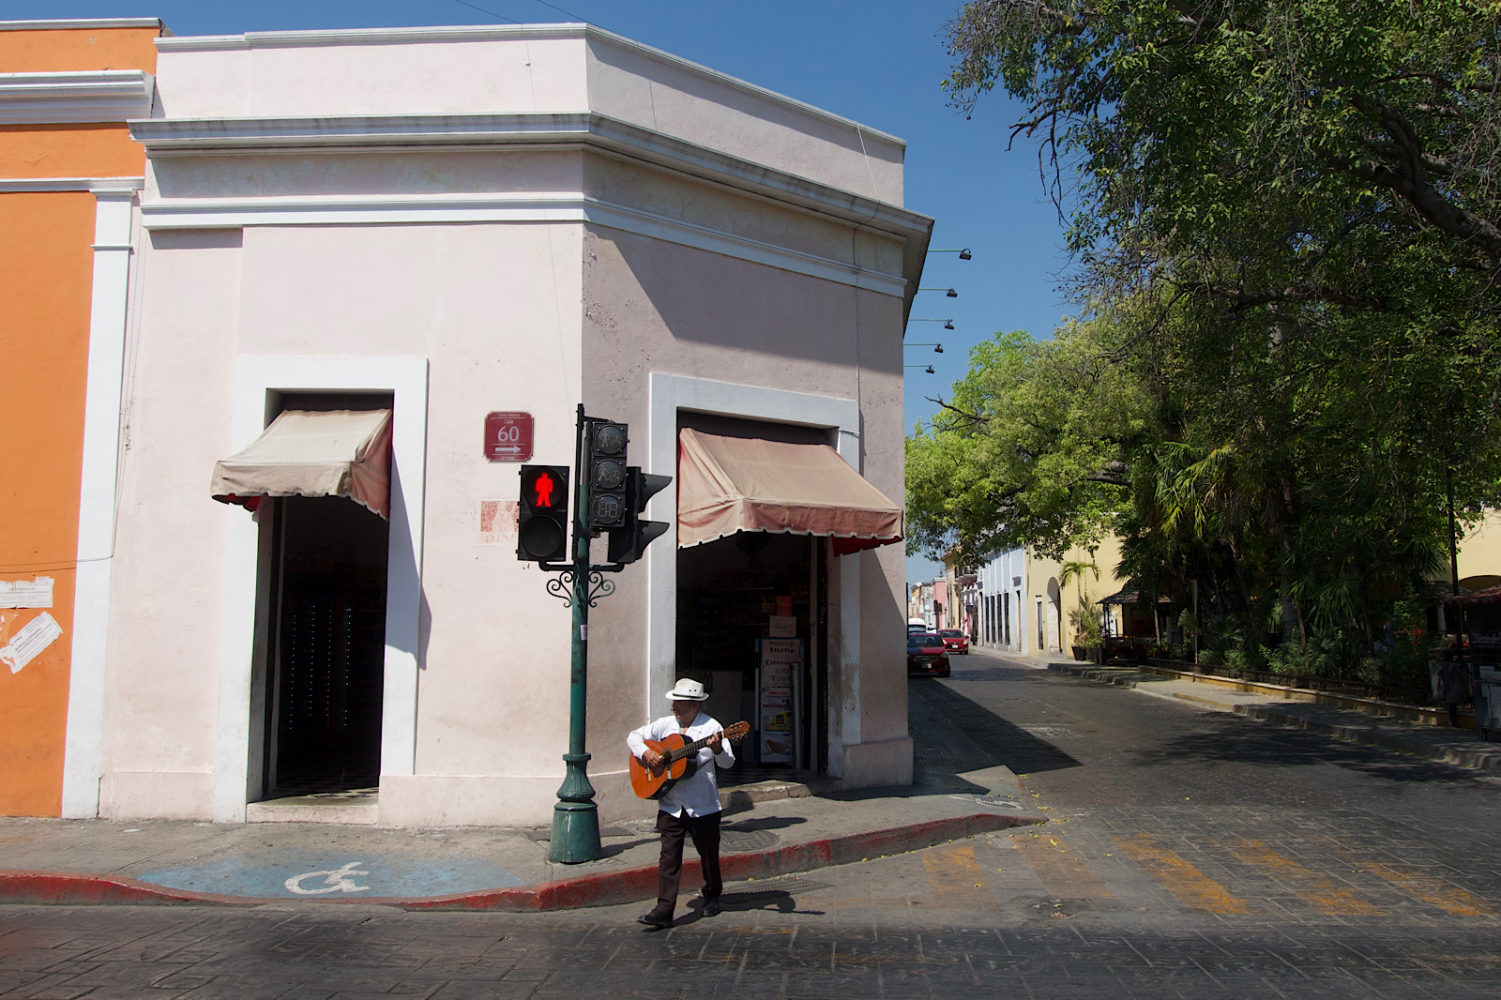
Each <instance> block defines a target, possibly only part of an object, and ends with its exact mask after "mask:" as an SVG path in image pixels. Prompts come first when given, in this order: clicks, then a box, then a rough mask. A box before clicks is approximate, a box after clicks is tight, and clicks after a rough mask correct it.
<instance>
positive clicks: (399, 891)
mask: <svg viewBox="0 0 1501 1000" xmlns="http://www.w3.org/2000/svg"><path fill="white" fill-rule="evenodd" d="M139 877H140V878H141V879H142V880H143V881H146V882H151V883H153V884H154V885H160V886H165V887H167V888H169V889H184V890H187V891H189V892H203V893H211V894H214V895H220V896H251V897H254V898H257V899H358V898H360V897H362V896H363V897H369V898H371V899H379V898H384V897H395V898H405V899H413V898H423V897H428V896H451V895H456V894H458V893H463V892H483V891H486V890H490V889H510V888H515V887H516V886H519V885H524V884H525V883H523V882H522V881H521V879H519V878H517V877H516V876H515V875H512V874H511V873H510V872H508V871H506V870H505V869H504V868H501V867H500V866H498V865H493V864H491V863H489V862H488V861H484V860H482V859H479V858H463V859H453V860H444V861H433V860H423V859H414V858H409V857H393V856H390V855H382V854H360V855H329V854H322V853H313V852H311V851H295V850H275V849H272V850H266V851H257V852H255V853H254V854H242V855H233V854H231V855H227V856H220V857H217V858H216V859H214V860H213V861H206V862H204V863H202V864H193V865H182V866H180V867H176V868H162V869H159V870H157V871H151V872H146V873H145V874H143V875H141V876H139Z"/></svg>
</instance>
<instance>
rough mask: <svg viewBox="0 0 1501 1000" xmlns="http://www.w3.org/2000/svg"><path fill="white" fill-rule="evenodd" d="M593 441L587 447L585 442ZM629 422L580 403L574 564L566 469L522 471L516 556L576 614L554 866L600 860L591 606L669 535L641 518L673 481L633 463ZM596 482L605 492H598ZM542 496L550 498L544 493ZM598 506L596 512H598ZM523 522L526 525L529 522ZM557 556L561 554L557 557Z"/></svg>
mask: <svg viewBox="0 0 1501 1000" xmlns="http://www.w3.org/2000/svg"><path fill="white" fill-rule="evenodd" d="M586 441H587V442H588V444H587V445H586V444H585V442H586ZM627 441H628V437H627V431H626V425H625V424H622V423H618V422H616V421H613V420H600V419H598V418H594V417H589V416H587V415H586V414H585V413H584V406H583V404H582V403H580V404H579V408H578V427H577V433H576V435H575V439H574V455H573V467H574V469H575V470H576V474H575V475H574V477H573V560H572V561H571V562H549V561H548V558H549V557H561V556H562V554H563V552H564V551H566V545H562V544H560V542H562V541H564V540H565V539H566V530H564V535H565V539H559V538H558V532H559V531H560V530H563V529H562V527H561V521H560V520H558V519H554V517H553V514H554V511H552V510H550V508H552V507H553V506H554V504H553V502H552V501H551V499H550V497H551V493H550V487H549V486H548V485H547V483H548V481H549V480H548V477H549V476H552V477H555V478H556V479H558V480H562V481H563V482H565V483H566V482H567V473H566V470H563V469H561V468H559V467H556V466H523V467H522V474H521V485H522V496H521V505H520V509H519V513H518V518H519V521H518V526H517V546H516V554H517V556H518V558H521V559H526V560H529V561H532V562H536V563H537V564H538V566H540V567H541V568H542V569H544V570H547V571H549V572H556V573H557V574H558V575H557V577H556V578H555V579H549V580H548V581H547V592H548V593H549V594H552V595H553V596H555V597H559V598H562V600H563V601H564V602H565V603H566V604H568V606H569V607H570V608H572V610H573V623H572V630H573V635H572V639H571V644H572V652H573V670H572V675H571V677H570V678H569V686H568V693H569V698H568V701H569V704H568V752H567V753H566V754H564V755H563V763H564V765H565V771H564V774H563V784H562V785H561V786H560V787H559V788H558V802H557V805H555V806H553V813H552V841H551V845H550V846H549V847H548V851H547V857H548V860H549V861H558V862H562V863H564V864H577V863H580V862H584V861H594V860H596V859H598V858H599V856H600V853H601V852H600V846H599V808H598V807H597V806H596V805H595V804H594V786H593V785H591V784H590V783H589V768H588V765H589V754H588V753H587V752H586V751H585V750H584V738H585V733H586V728H587V727H586V725H585V721H586V719H587V706H588V687H589V684H588V675H589V609H590V608H592V607H593V606H594V602H595V600H596V599H598V598H600V597H607V596H609V595H610V594H612V593H614V592H615V584H614V583H613V582H612V581H610V580H608V579H606V577H605V574H606V573H618V572H620V571H621V570H623V569H624V568H625V567H626V564H628V563H633V562H636V561H637V560H638V559H640V558H641V550H642V549H643V548H645V546H646V545H647V543H649V542H650V541H651V540H652V539H653V538H656V537H658V536H659V535H661V534H663V533H664V532H665V531H667V528H668V525H666V524H663V523H661V522H658V521H642V520H640V519H639V518H638V517H637V515H638V514H640V513H641V512H642V511H644V510H645V508H646V502H647V500H649V499H650V498H651V497H652V495H653V494H655V493H657V492H658V491H659V490H662V489H665V488H666V487H667V486H668V485H670V484H671V482H672V479H671V477H669V476H652V475H646V474H644V473H642V471H641V470H640V469H639V468H636V467H634V466H627V465H626V464H625V460H626V443H627ZM596 480H597V481H598V483H597V484H598V486H599V494H598V496H595V495H593V494H594V487H595V485H596ZM544 494H546V495H545V496H544ZM596 508H597V509H596ZM523 522H524V523H523ZM606 532H607V533H608V534H609V546H608V552H609V559H610V561H609V562H607V563H605V564H604V565H602V566H591V565H590V563H589V542H590V540H591V539H592V538H593V537H594V536H595V535H598V534H601V533H606ZM554 553H556V556H554Z"/></svg>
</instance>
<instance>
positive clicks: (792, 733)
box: [757, 639, 803, 764]
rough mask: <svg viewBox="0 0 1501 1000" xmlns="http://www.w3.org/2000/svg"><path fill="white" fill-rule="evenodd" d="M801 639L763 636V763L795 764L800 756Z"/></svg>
mask: <svg viewBox="0 0 1501 1000" xmlns="http://www.w3.org/2000/svg"><path fill="white" fill-rule="evenodd" d="M802 668H803V641H802V640H801V639H762V640H761V671H760V683H759V701H758V705H757V715H758V719H757V721H758V723H759V726H758V729H757V741H758V746H757V751H758V756H759V758H760V760H761V762H762V763H763V764H791V763H793V762H794V761H795V760H796V758H797V756H798V753H797V751H798V745H797V743H798V738H799V735H798V734H799V732H800V727H799V726H798V705H797V690H798V681H799V679H800V678H801V676H802Z"/></svg>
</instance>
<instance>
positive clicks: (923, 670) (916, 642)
mask: <svg viewBox="0 0 1501 1000" xmlns="http://www.w3.org/2000/svg"><path fill="white" fill-rule="evenodd" d="M913 674H920V675H925V676H930V677H947V676H948V675H949V651H948V649H947V648H946V647H945V646H944V644H943V640H942V639H940V638H939V637H938V636H936V635H934V634H933V633H932V632H908V633H907V676H909V677H910V676H912V675H913Z"/></svg>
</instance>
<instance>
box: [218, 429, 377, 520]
mask: <svg viewBox="0 0 1501 1000" xmlns="http://www.w3.org/2000/svg"><path fill="white" fill-rule="evenodd" d="M209 493H210V495H212V496H213V498H214V499H215V500H218V501H221V502H223V503H237V504H243V505H244V506H246V507H249V508H250V509H251V510H254V509H255V508H256V505H257V504H258V503H259V502H260V498H261V497H291V496H299V497H334V496H338V497H348V498H349V499H351V500H353V501H355V502H356V503H358V504H361V505H363V506H365V507H368V508H369V509H370V510H373V511H374V512H375V513H377V514H379V515H380V516H381V517H387V516H389V513H390V498H391V411H390V410H328V411H309V410H284V411H282V413H281V414H280V415H278V416H277V418H276V419H275V420H273V421H271V426H269V427H267V428H266V429H265V430H264V431H263V432H262V433H261V436H260V437H258V438H256V439H255V441H254V442H253V443H252V444H251V445H250V447H248V448H246V449H245V450H244V451H241V452H239V453H238V454H236V455H231V456H230V457H229V458H226V459H223V460H222V461H219V462H216V463H215V464H214V481H213V484H212V485H211V486H210V487H209Z"/></svg>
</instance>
